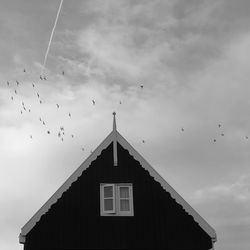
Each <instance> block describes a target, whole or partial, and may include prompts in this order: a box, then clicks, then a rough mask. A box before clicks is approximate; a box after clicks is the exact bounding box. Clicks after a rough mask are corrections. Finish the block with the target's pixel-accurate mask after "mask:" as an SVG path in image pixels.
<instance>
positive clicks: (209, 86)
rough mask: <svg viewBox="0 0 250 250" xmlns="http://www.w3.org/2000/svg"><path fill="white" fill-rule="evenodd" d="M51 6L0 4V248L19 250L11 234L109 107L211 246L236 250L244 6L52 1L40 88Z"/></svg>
mask: <svg viewBox="0 0 250 250" xmlns="http://www.w3.org/2000/svg"><path fill="white" fill-rule="evenodd" d="M59 3H60V1H59V0H58V1H56V0H54V1H49V0H44V1H38V0H37V1H31V0H0V37H1V39H0V52H1V57H0V67H1V70H0V159H1V166H0V208H1V214H0V235H1V236H0V248H1V249H7V250H8V249H11V250H13V249H14V250H16V249H22V246H21V245H19V244H18V239H17V236H18V234H19V232H20V229H21V227H22V226H23V225H24V224H25V223H26V222H27V220H28V219H29V218H30V217H31V216H32V215H33V214H34V213H35V212H36V211H37V210H38V209H39V208H40V207H41V205H42V204H43V203H44V202H45V201H46V200H47V199H48V198H49V197H50V196H51V195H52V194H53V193H54V192H55V191H56V189H57V188H58V187H59V186H60V185H61V184H62V183H63V182H64V181H65V180H66V178H67V177H68V176H69V175H70V174H71V173H72V172H73V171H74V170H75V169H76V168H77V167H78V166H79V165H80V164H81V163H82V162H83V161H84V159H85V158H86V157H87V156H88V155H89V153H90V151H91V150H93V149H94V148H95V147H97V146H98V144H99V143H100V142H101V141H102V140H103V139H104V138H105V137H106V135H107V134H108V133H109V132H110V131H111V128H112V112H113V111H114V110H115V111H116V112H117V127H118V130H119V132H120V133H121V134H122V135H123V136H124V137H125V138H126V139H127V140H128V141H129V142H131V144H132V145H133V146H134V147H135V148H136V149H137V150H138V152H139V153H141V154H142V155H143V156H144V157H145V158H146V160H147V161H149V162H150V164H151V165H152V166H153V167H155V168H156V170H157V171H159V173H161V174H162V176H163V177H164V178H165V179H166V181H168V182H169V184H170V185H172V186H173V187H174V188H175V189H176V191H177V192H178V193H180V194H181V195H182V196H183V198H184V199H186V200H187V201H188V202H189V203H190V204H191V205H192V206H193V207H194V209H196V210H197V211H198V212H199V213H200V214H201V215H202V216H203V217H204V218H205V219H206V220H207V221H208V222H209V223H210V224H211V225H212V226H213V227H214V228H215V230H216V232H217V235H218V242H217V243H216V245H215V247H216V249H219V250H226V249H227V250H228V249H229V250H230V249H232V250H233V249H238V250H245V249H249V248H250V240H249V234H250V211H249V206H250V184H249V183H250V182H249V180H250V179H249V178H250V170H249V163H250V155H249V150H250V118H249V117H250V116H249V105H250V102H249V92H250V85H249V79H250V57H249V48H250V28H249V23H250V16H249V12H250V1H248V0H238V1H235V0H225V1H223V0H220V1H215V0H212V1H211V0H210V1H208V0H207V1H205V0H204V1H200V0H199V1H198V0H179V1H172V0H171V1H164V0H161V1H156V0H155V1H146V0H144V1H135V0H134V1H125V0H124V1H118V0H113V1H103V0H99V1H95V0H89V1H87V0H86V1H78V0H65V1H64V3H63V6H62V11H61V13H60V16H59V20H58V25H57V27H56V31H55V34H54V38H53V41H52V45H51V48H50V53H49V56H48V60H47V65H46V66H47V67H46V75H47V78H48V80H47V81H41V80H40V79H39V75H40V71H41V65H42V63H43V60H44V55H45V51H46V48H47V45H48V41H49V36H50V32H51V29H52V27H53V23H54V20H55V16H56V12H57V9H58V6H59ZM24 68H25V69H26V71H27V72H26V73H24V72H23V69H24ZM62 71H64V72H65V75H62ZM16 80H18V81H20V85H19V86H16V82H15V81H16ZM6 81H9V82H10V86H9V87H8V86H7V84H6ZM32 83H35V88H33V87H32ZM141 84H143V86H144V88H143V90H142V89H141V88H140V85H141ZM15 89H16V90H17V95H16V94H15V93H14V90H15ZM37 92H39V94H40V99H41V100H42V101H43V103H42V104H40V103H39V99H38V98H37V95H36V94H37ZM11 96H13V97H14V100H13V101H12V100H11ZM92 100H95V102H96V105H93V104H92ZM120 101H121V102H122V104H120ZM22 102H24V103H25V106H26V107H27V109H28V108H30V109H31V112H25V111H24V110H23V107H22ZM57 103H59V104H60V108H59V109H57V106H56V104H57ZM21 110H22V111H23V114H21V113H20V111H21ZM69 112H70V113H71V115H72V116H71V118H70V117H69V116H68V113H69ZM40 117H41V118H42V119H43V120H44V121H46V125H42V124H41V122H40V121H39V118H40ZM218 124H221V125H222V126H221V127H220V128H219V127H218ZM60 126H64V127H65V139H64V141H63V142H62V141H61V140H59V138H58V136H57V133H58V130H59V129H60ZM181 128H184V132H182V131H181ZM47 130H50V131H51V134H50V135H48V134H47ZM71 134H74V138H72V137H71ZM221 134H224V136H222V135H221ZM30 135H32V139H30ZM246 136H249V139H246ZM214 139H216V142H214V141H213V140H214ZM142 140H145V142H146V143H142ZM82 148H84V151H82Z"/></svg>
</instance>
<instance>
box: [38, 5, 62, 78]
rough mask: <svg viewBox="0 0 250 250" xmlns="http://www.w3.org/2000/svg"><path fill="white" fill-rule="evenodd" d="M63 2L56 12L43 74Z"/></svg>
mask: <svg viewBox="0 0 250 250" xmlns="http://www.w3.org/2000/svg"><path fill="white" fill-rule="evenodd" d="M62 3H63V0H61V2H60V5H59V8H58V11H57V14H56V20H55V23H54V26H53V29H52V31H51V34H50V38H49V44H48V47H47V50H46V53H45V57H44V62H43V68H42V72H41V75H43V73H44V70H45V65H46V62H47V57H48V54H49V49H50V45H51V42H52V38H53V35H54V32H55V28H56V24H57V20H58V17H59V14H60V12H61V8H62Z"/></svg>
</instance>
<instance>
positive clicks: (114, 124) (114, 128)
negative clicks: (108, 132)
mask: <svg viewBox="0 0 250 250" xmlns="http://www.w3.org/2000/svg"><path fill="white" fill-rule="evenodd" d="M115 115H116V113H115V112H113V116H114V117H113V130H116V120H115Z"/></svg>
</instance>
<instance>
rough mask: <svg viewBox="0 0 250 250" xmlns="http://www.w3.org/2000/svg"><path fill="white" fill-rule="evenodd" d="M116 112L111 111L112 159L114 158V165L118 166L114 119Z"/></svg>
mask: <svg viewBox="0 0 250 250" xmlns="http://www.w3.org/2000/svg"><path fill="white" fill-rule="evenodd" d="M115 115H116V113H115V112H113V116H114V117H113V159H114V166H118V157H117V130H116V120H115Z"/></svg>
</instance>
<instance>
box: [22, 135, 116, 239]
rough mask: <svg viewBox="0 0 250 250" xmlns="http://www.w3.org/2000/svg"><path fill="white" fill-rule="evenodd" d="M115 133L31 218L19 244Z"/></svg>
mask: <svg viewBox="0 0 250 250" xmlns="http://www.w3.org/2000/svg"><path fill="white" fill-rule="evenodd" d="M114 133H115V132H114V131H112V132H111V133H109V135H108V136H107V137H106V138H105V139H104V140H103V141H102V142H101V143H100V145H99V146H98V147H97V148H96V149H95V150H94V151H93V153H92V154H91V155H90V156H89V157H88V158H87V159H86V160H85V161H84V162H83V163H82V164H81V165H80V166H79V167H78V168H77V169H76V170H75V171H74V172H73V174H71V175H70V176H69V178H68V179H67V180H66V181H65V182H64V183H63V184H62V185H61V186H60V187H59V188H58V189H57V191H56V192H55V193H54V194H53V195H52V196H51V197H50V198H49V199H48V200H47V201H46V202H45V203H44V205H43V206H42V207H41V208H40V209H39V210H38V211H37V212H36V213H35V214H34V215H33V216H32V217H31V219H30V220H29V221H28V222H27V223H26V224H25V225H24V226H23V227H22V229H21V234H20V236H19V242H20V243H24V242H25V236H26V235H27V234H28V233H29V231H30V230H31V229H32V228H33V227H34V226H35V224H36V223H37V222H38V221H39V220H40V218H41V216H42V215H43V214H45V213H46V212H47V211H48V210H49V209H50V207H51V206H52V205H53V204H54V203H56V201H57V200H58V199H59V198H60V197H61V196H62V194H63V193H64V192H65V191H66V190H67V189H68V188H69V187H70V186H71V184H72V183H73V182H74V181H76V180H77V179H78V177H80V175H81V174H82V172H83V171H84V170H86V169H87V168H88V167H89V166H90V164H91V162H92V161H94V160H95V159H96V158H97V157H98V156H99V155H100V154H101V152H102V150H103V149H105V148H107V147H108V146H109V144H110V143H111V142H112V141H113V138H114V136H115V134H114Z"/></svg>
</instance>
